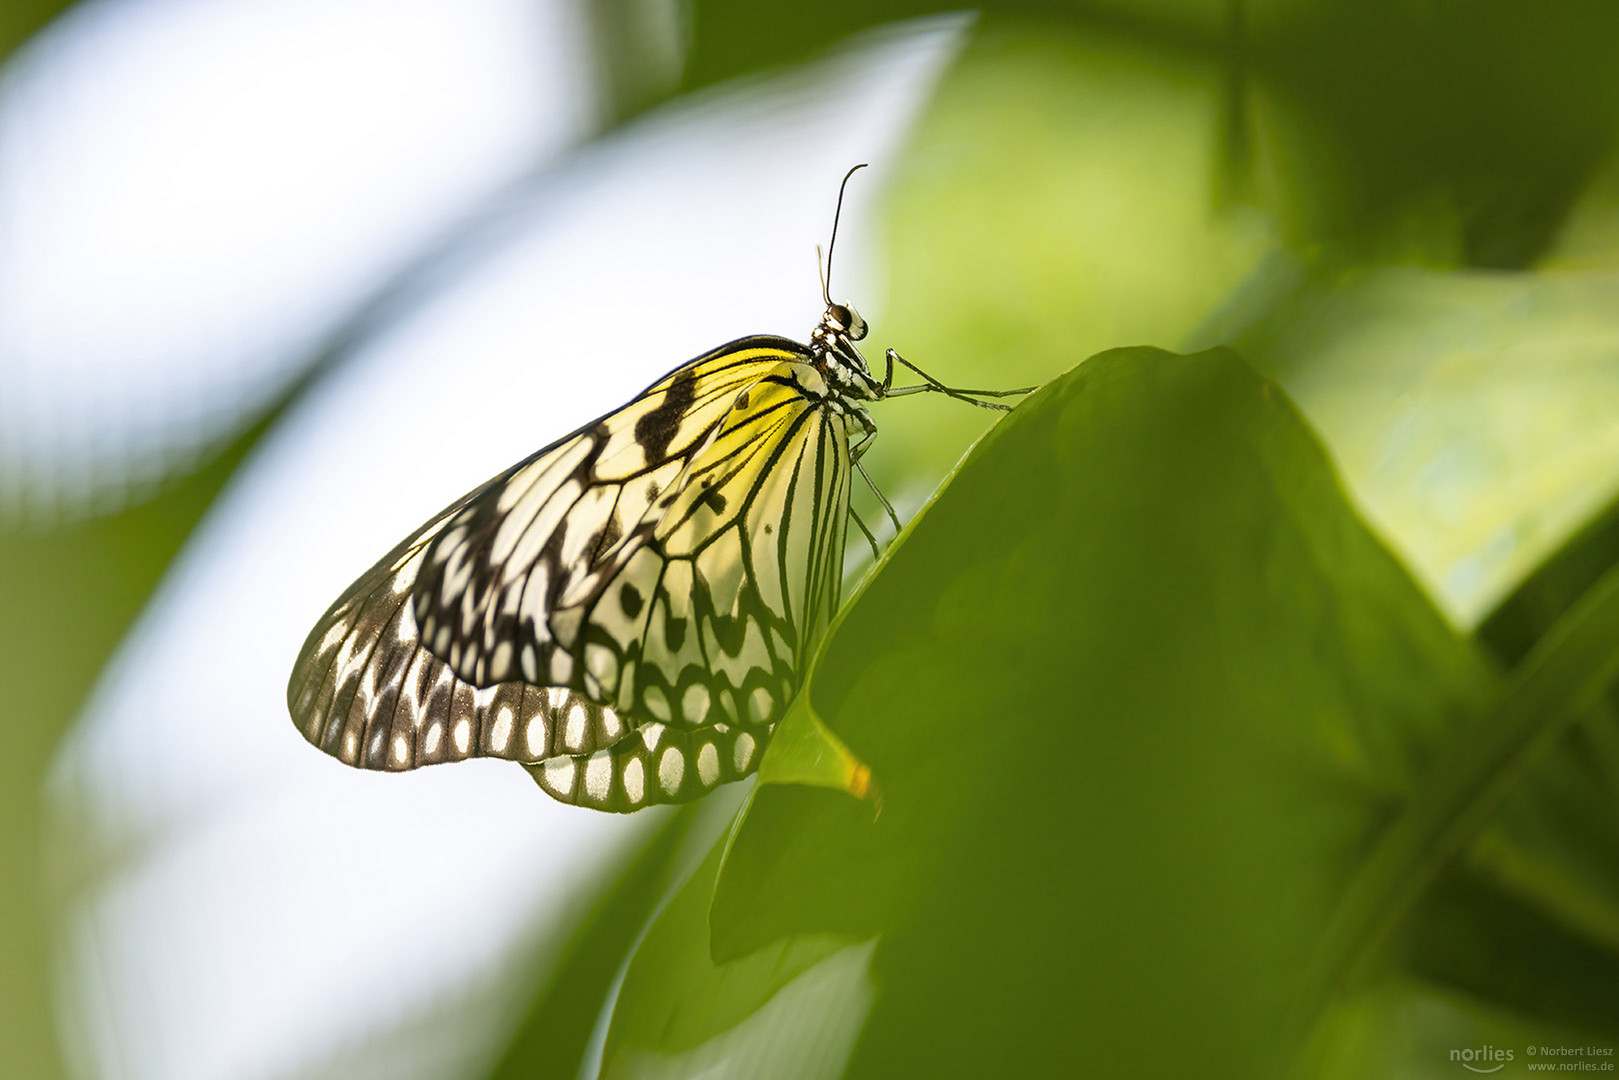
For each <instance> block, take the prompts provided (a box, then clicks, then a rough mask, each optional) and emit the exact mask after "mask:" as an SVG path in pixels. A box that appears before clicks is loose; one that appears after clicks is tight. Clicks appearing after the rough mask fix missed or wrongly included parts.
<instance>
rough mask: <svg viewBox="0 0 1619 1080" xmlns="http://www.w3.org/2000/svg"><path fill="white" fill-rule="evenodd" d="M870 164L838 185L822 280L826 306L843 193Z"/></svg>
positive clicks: (852, 171) (829, 298)
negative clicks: (851, 178) (836, 203)
mask: <svg viewBox="0 0 1619 1080" xmlns="http://www.w3.org/2000/svg"><path fill="white" fill-rule="evenodd" d="M867 164H868V163H867V162H864V161H862V162H861V163H860V164H858V165H856V166H855V167H854V168H852V169H850V170H849V171H848V172H846V173H844V174H843V183H841V184H839V185H838V208H837V209H836V210H834V211H833V212H832V239H831V240H829V241H827V244H826V276H825V277H823V278H821V294H822V299H824V300H825V301H826V306H827V307H831V306H832V250H833V249H834V248H835V247H837V245H838V218H840V217H842V216H843V193H844V191H845V190H847V189H848V187H849V177H851V176H853V175H854V174H855V173H857V172H859V171H860V170H861V169H864V168H865V167H866V165H867Z"/></svg>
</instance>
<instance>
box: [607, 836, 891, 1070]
mask: <svg viewBox="0 0 1619 1080" xmlns="http://www.w3.org/2000/svg"><path fill="white" fill-rule="evenodd" d="M723 851H724V844H723V843H720V844H716V845H715V847H714V849H713V851H712V852H710V854H709V857H708V858H707V859H706V860H705V861H704V862H703V864H702V865H701V866H699V867H698V868H697V869H696V870H695V871H694V872H693V873H692V875H691V876H690V878H689V879H688V880H687V882H686V884H685V886H684V887H683V888H681V889H680V891H679V892H678V894H676V896H675V897H674V899H673V901H672V902H671V903H670V904H669V905H668V906H667V907H666V908H665V909H664V910H663V912H662V913H661V914H660V915H659V916H658V917H657V919H656V921H655V922H654V923H653V924H652V927H651V928H650V930H649V931H648V932H647V935H646V938H645V940H644V941H643V942H642V944H641V947H640V948H639V950H638V951H637V952H636V955H635V959H634V961H633V962H632V963H631V965H630V968H629V971H628V972H627V974H626V976H625V979H624V985H623V988H622V990H621V992H620V994H619V997H618V1001H617V1003H616V1006H615V1008H614V1012H613V1023H612V1027H611V1029H610V1030H609V1032H608V1036H607V1042H606V1046H605V1048H604V1051H603V1055H602V1069H601V1073H600V1075H601V1076H602V1077H604V1078H609V1080H621V1078H630V1077H641V1078H650V1077H669V1078H674V1077H695V1076H702V1077H708V1078H716V1077H721V1076H724V1077H737V1078H744V1077H771V1078H772V1080H816V1078H826V1080H831V1078H833V1077H836V1076H839V1075H840V1074H841V1073H842V1071H843V1066H844V1063H845V1062H846V1061H847V1060H848V1055H849V1049H850V1047H851V1046H852V1045H853V1043H854V1040H855V1037H856V1036H857V1035H858V1034H859V1031H860V1027H861V1024H863V1023H864V1021H865V1018H866V1013H867V1010H868V1009H869V1008H870V1006H871V998H872V987H871V982H870V975H869V970H868V969H869V966H870V961H871V953H872V944H871V943H870V942H858V941H851V940H848V939H844V938H839V937H837V936H835V935H827V934H816V935H805V936H801V937H798V938H795V939H793V940H791V941H783V942H781V943H778V944H777V945H775V946H771V947H768V948H765V949H761V950H759V951H757V952H755V953H753V954H752V955H750V956H748V957H745V958H742V959H738V960H734V961H731V962H728V963H717V964H716V963H713V962H712V961H711V960H710V959H709V943H708V926H707V922H708V902H709V897H710V896H711V895H712V892H713V883H714V874H715V872H716V871H717V870H718V868H719V865H720V858H721V855H722V853H723Z"/></svg>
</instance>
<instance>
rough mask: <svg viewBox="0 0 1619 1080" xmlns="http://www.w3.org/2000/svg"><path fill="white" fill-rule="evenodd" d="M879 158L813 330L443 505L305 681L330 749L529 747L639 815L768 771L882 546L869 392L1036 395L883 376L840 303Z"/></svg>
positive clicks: (760, 347)
mask: <svg viewBox="0 0 1619 1080" xmlns="http://www.w3.org/2000/svg"><path fill="white" fill-rule="evenodd" d="M863 167H864V166H861V165H857V166H855V167H854V168H853V169H850V170H849V173H848V174H847V175H845V176H844V178H843V186H842V187H840V188H839V191H838V207H837V210H836V212H835V213H834V217H833V229H832V241H831V243H829V245H828V248H827V261H826V271H825V274H824V275H823V277H822V283H821V291H822V298H823V299H824V300H825V301H826V311H825V313H824V314H823V315H822V317H821V321H820V323H819V324H818V325H817V326H816V327H815V328H814V330H813V332H812V333H811V334H810V338H809V342H808V343H807V344H800V343H799V342H796V341H792V340H790V339H788V338H784V337H775V336H753V337H745V338H740V339H738V340H736V341H732V342H730V343H729V344H726V345H722V346H720V347H719V348H717V349H714V350H712V351H711V352H708V353H705V354H703V355H702V356H699V357H697V358H696V359H694V360H691V361H689V362H688V363H685V364H682V365H681V366H679V367H677V368H675V369H674V370H673V371H671V372H670V373H669V374H667V375H665V376H664V377H663V378H661V379H659V380H658V381H657V382H655V383H653V384H652V385H651V386H649V387H647V389H645V390H644V391H642V392H641V393H640V394H638V395H636V396H635V397H634V398H632V399H631V400H630V401H629V402H628V403H627V404H625V405H624V406H623V407H621V408H619V409H618V410H616V411H614V412H611V413H608V414H607V415H606V416H603V417H600V418H598V419H596V420H593V421H591V422H590V423H588V424H585V425H584V426H583V427H580V428H579V429H577V430H575V431H573V432H572V433H570V434H568V435H565V436H563V437H562V438H560V439H558V440H557V441H556V442H553V443H551V444H550V445H549V446H546V447H544V448H543V449H541V450H539V451H537V452H536V453H534V454H533V455H532V456H530V457H528V458H527V459H525V460H523V461H520V462H518V463H517V464H516V465H513V466H512V467H511V468H509V469H507V470H506V471H505V472H503V473H501V474H499V475H498V476H496V477H494V478H493V479H491V480H489V481H488V482H486V483H484V484H483V485H482V486H480V487H478V488H475V489H474V490H472V491H471V492H469V493H468V494H466V495H464V496H462V497H461V498H459V499H457V500H456V501H454V502H453V503H451V504H450V505H449V506H447V507H445V508H444V509H443V510H441V511H440V512H439V513H437V514H435V515H434V516H433V517H432V518H431V519H430V520H429V521H428V522H427V523H426V524H425V525H423V526H422V527H421V528H420V529H418V530H417V531H416V532H415V533H413V534H412V535H411V536H409V537H407V538H406V539H405V540H404V541H403V542H402V543H400V544H399V546H397V547H396V548H394V549H393V550H392V551H390V552H389V553H388V554H387V555H386V556H384V557H383V558H382V560H381V561H379V562H378V563H377V564H376V565H375V566H373V567H372V568H371V569H370V570H368V571H366V572H365V573H364V574H363V575H361V576H360V578H359V580H357V581H355V582H354V584H353V585H351V586H349V588H348V589H347V590H346V591H345V592H344V593H343V594H342V596H340V597H339V598H338V599H337V601H336V603H334V604H332V606H331V607H330V608H329V609H327V611H326V613H325V614H324V615H323V616H322V617H321V618H320V620H319V622H317V623H316V624H315V627H314V629H313V630H311V631H310V633H309V636H308V638H307V639H306V640H305V642H304V645H303V648H302V649H301V650H300V652H299V654H298V659H297V662H296V664H295V665H294V667H293V672H292V677H291V680H290V681H289V683H288V686H287V705H288V709H289V711H290V712H291V714H292V719H293V721H294V722H295V724H296V725H297V727H298V729H299V731H301V732H302V733H303V735H304V737H305V738H306V739H308V740H309V741H310V742H311V743H313V744H314V745H315V746H317V747H319V748H320V749H322V750H324V751H326V752H327V753H328V754H331V755H332V756H334V757H336V758H338V759H339V760H341V761H343V762H345V763H346V764H349V765H353V766H356V767H359V768H366V769H383V770H392V771H402V770H407V769H414V768H417V767H419V766H423V765H431V764H436V763H439V762H445V761H458V760H461V759H464V758H469V757H493V758H505V759H508V760H511V761H516V762H519V763H521V764H522V765H523V766H524V767H525V768H526V769H527V770H528V771H529V772H530V773H531V774H532V775H533V777H534V779H535V780H536V781H538V783H539V786H540V787H541V788H542V789H544V790H545V791H546V792H547V793H548V794H550V795H551V796H553V797H555V798H557V799H559V800H561V801H563V802H567V803H572V804H574V805H578V806H585V807H591V808H594V809H598V810H608V811H617V812H628V811H633V810H638V809H641V808H642V807H646V806H651V805H655V804H659V803H677V802H685V801H688V800H690V799H694V798H697V797H699V796H701V795H703V794H706V793H707V792H709V791H711V790H713V789H714V788H715V787H716V786H717V785H719V784H722V783H726V782H728V781H732V780H738V779H741V778H742V777H745V776H747V775H748V774H749V773H751V772H752V771H753V770H754V769H755V768H756V767H757V765H758V762H759V757H760V755H761V754H762V753H763V751H764V748H765V746H766V745H767V743H768V742H769V739H770V735H771V733H772V731H773V730H774V729H775V725H776V723H777V721H778V720H779V719H780V717H781V716H782V715H783V713H784V711H785V708H786V706H787V704H788V702H789V701H791V699H792V697H793V695H794V694H795V693H796V692H797V689H798V685H799V682H800V680H801V678H802V676H803V673H804V671H805V669H806V667H807V665H808V663H809V660H810V658H811V657H812V656H813V655H814V651H815V648H816V646H817V644H818V643H819V642H820V640H821V638H822V637H823V636H824V634H825V633H826V630H827V627H828V624H829V623H830V621H831V618H832V615H833V613H834V612H835V611H836V610H837V606H838V600H839V588H840V584H841V578H842V567H843V551H844V542H845V533H846V528H847V522H848V521H850V520H854V521H855V523H856V524H857V525H858V526H859V528H860V530H861V531H862V532H863V533H864V534H865V537H866V540H867V541H868V542H869V543H870V544H871V546H872V549H873V551H874V552H875V551H876V546H877V544H876V539H875V537H874V536H873V535H872V533H871V530H870V529H868V528H867V527H866V526H865V524H864V523H863V522H861V521H860V519H859V518H858V517H856V516H854V514H853V512H852V510H851V507H850V501H849V500H850V488H851V486H852V477H853V475H854V473H855V472H859V473H860V474H861V475H862V476H863V477H865V479H866V481H867V482H868V483H869V482H870V477H869V476H866V473H865V469H864V466H863V465H862V464H861V457H862V455H863V454H864V453H865V451H866V449H867V448H868V447H869V446H870V445H871V440H872V438H873V436H875V435H876V433H877V428H876V425H875V424H874V423H873V422H872V419H871V416H870V413H869V411H868V408H867V406H868V404H870V403H873V402H877V401H881V400H883V399H884V398H889V397H896V396H903V395H908V394H915V393H924V392H934V393H942V394H945V395H948V396H950V397H954V398H957V399H958V400H962V401H967V402H970V403H972V404H974V405H979V406H983V407H986V408H994V409H1001V410H1006V409H1008V408H1009V406H1006V405H1003V404H998V403H994V402H989V401H984V400H980V399H982V398H986V397H1004V396H1010V395H1016V394H1023V393H1027V392H1028V389H1032V388H1027V389H1022V390H1008V391H981V390H960V389H955V388H952V387H947V386H945V385H944V384H942V383H940V382H938V381H937V380H935V379H933V378H932V377H931V376H929V375H927V374H926V373H924V372H922V371H921V370H920V369H918V368H916V367H915V366H914V365H912V364H910V363H908V362H907V361H906V360H904V358H902V357H901V356H900V355H899V354H898V353H897V352H895V351H894V350H892V349H890V350H888V353H887V369H886V374H885V377H884V378H883V379H882V381H880V382H879V381H878V380H877V379H876V378H875V376H874V375H873V374H872V371H871V369H870V368H869V367H868V366H867V364H866V361H865V358H864V357H863V356H862V355H861V353H860V350H859V348H858V347H857V345H856V342H858V341H860V340H862V339H863V338H864V337H865V336H866V330H867V327H866V323H865V320H864V319H862V318H861V317H860V315H859V313H858V312H856V311H855V309H854V308H852V307H850V306H849V305H847V304H839V303H834V302H833V301H832V298H831V290H830V278H831V266H832V246H833V245H835V244H836V241H837V218H838V216H840V215H841V213H842V208H843V192H844V188H846V187H847V184H848V181H849V177H850V176H853V175H854V173H855V171H856V170H858V169H860V168H863ZM896 363H898V364H900V365H902V366H903V367H905V368H907V369H909V370H911V371H913V372H915V373H916V374H917V376H919V377H920V378H921V379H922V380H923V381H922V382H921V383H919V384H917V385H914V386H902V387H895V386H894V385H893V382H894V367H895V364H896ZM872 490H873V491H874V492H875V491H877V489H876V487H875V485H873V487H872ZM877 497H878V499H879V500H880V502H881V504H882V506H883V508H884V510H885V511H886V513H887V514H888V515H889V517H890V518H891V519H892V520H893V521H894V525H895V528H896V529H898V527H899V521H898V517H897V515H895V514H894V510H893V507H892V506H891V505H890V504H889V503H888V500H887V499H885V498H883V497H882V494H881V492H877Z"/></svg>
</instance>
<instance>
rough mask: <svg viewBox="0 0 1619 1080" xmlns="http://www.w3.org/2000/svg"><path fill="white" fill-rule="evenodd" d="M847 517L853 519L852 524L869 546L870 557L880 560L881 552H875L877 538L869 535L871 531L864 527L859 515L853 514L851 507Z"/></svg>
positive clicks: (864, 524)
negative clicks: (857, 527)
mask: <svg viewBox="0 0 1619 1080" xmlns="http://www.w3.org/2000/svg"><path fill="white" fill-rule="evenodd" d="M849 516H850V517H851V518H853V519H854V523H855V524H856V525H858V526H859V527H860V532H861V534H862V535H863V536H865V538H866V543H868V544H870V545H871V557H872V558H873V559H877V558H881V557H882V552H881V551H879V550H877V538H876V537H875V536H873V535H872V534H871V530H870V529H869V528H867V527H866V523H865V522H864V521H861V520H860V515H859V514H857V513H855V512H854V507H852V506H851V507H849Z"/></svg>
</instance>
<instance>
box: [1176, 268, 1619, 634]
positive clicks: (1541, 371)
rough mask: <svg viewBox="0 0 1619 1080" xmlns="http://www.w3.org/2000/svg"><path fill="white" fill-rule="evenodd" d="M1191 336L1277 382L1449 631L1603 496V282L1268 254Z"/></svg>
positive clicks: (1610, 402) (1517, 577)
mask: <svg viewBox="0 0 1619 1080" xmlns="http://www.w3.org/2000/svg"><path fill="white" fill-rule="evenodd" d="M1194 340H1195V341H1197V342H1199V343H1204V344H1212V343H1215V342H1230V343H1233V344H1235V345H1236V347H1238V348H1239V349H1240V350H1241V351H1242V353H1243V355H1244V356H1245V357H1248V358H1250V359H1251V360H1252V362H1253V363H1254V365H1255V366H1256V367H1258V368H1259V369H1260V370H1261V371H1264V372H1266V373H1267V374H1269V375H1270V376H1271V377H1272V378H1275V379H1276V380H1277V381H1278V382H1280V383H1281V384H1282V385H1283V386H1284V387H1286V388H1287V391H1288V393H1289V394H1290V395H1292V397H1293V398H1294V400H1296V401H1297V402H1298V403H1299V407H1300V408H1301V409H1302V410H1303V411H1304V412H1305V414H1306V415H1308V416H1309V417H1310V419H1311V421H1312V422H1313V423H1314V424H1315V425H1316V426H1317V427H1318V428H1319V430H1320V431H1321V435H1322V438H1323V439H1324V440H1325V441H1326V443H1327V445H1328V446H1329V447H1330V448H1331V450H1332V453H1333V457H1334V458H1335V460H1336V461H1337V462H1338V464H1339V467H1340V468H1342V469H1343V472H1344V477H1345V480H1346V481H1347V483H1348V485H1349V487H1350V489H1351V490H1352V491H1353V492H1354V494H1355V496H1356V498H1357V499H1358V500H1359V502H1360V503H1361V504H1362V505H1363V506H1364V507H1365V509H1366V512H1367V515H1368V517H1369V518H1370V519H1371V520H1372V522H1373V523H1374V524H1375V525H1376V526H1377V527H1378V528H1379V530H1380V531H1381V532H1382V533H1383V535H1384V536H1385V537H1386V538H1387V539H1388V542H1389V543H1390V544H1391V545H1392V546H1393V547H1394V548H1395V549H1396V550H1397V551H1399V552H1400V553H1401V554H1402V556H1404V558H1405V559H1406V560H1407V561H1408V563H1409V565H1410V566H1411V567H1412V569H1413V571H1414V572H1415V573H1416V574H1417V576H1418V578H1419V579H1420V580H1422V581H1423V583H1424V584H1425V585H1426V587H1427V588H1428V590H1429V592H1430V593H1431V594H1432V595H1433V596H1434V597H1435V598H1436V599H1437V600H1438V602H1439V603H1440V605H1441V607H1442V608H1443V609H1444V610H1445V612H1446V613H1447V614H1448V615H1449V616H1450V617H1451V619H1452V620H1453V621H1455V622H1456V623H1457V624H1458V625H1460V626H1463V627H1471V626H1473V625H1474V624H1476V623H1477V622H1478V621H1479V620H1480V619H1481V618H1482V617H1483V616H1484V615H1485V614H1486V613H1487V612H1488V611H1489V609H1490V608H1492V607H1494V606H1495V605H1496V604H1497V603H1499V602H1500V601H1501V599H1502V598H1503V597H1504V596H1506V595H1507V594H1508V593H1509V592H1511V590H1513V589H1514V588H1516V587H1517V585H1518V583H1519V582H1520V581H1522V580H1523V579H1524V578H1525V577H1526V576H1527V575H1528V574H1529V572H1530V571H1531V570H1533V569H1534V568H1535V567H1536V566H1537V565H1538V564H1539V563H1540V562H1541V561H1542V560H1544V559H1546V558H1547V557H1548V556H1549V555H1550V554H1551V553H1552V552H1554V551H1556V550H1557V549H1558V547H1559V546H1561V545H1562V544H1563V542H1564V541H1565V540H1567V539H1568V538H1569V537H1570V536H1571V535H1572V534H1573V533H1574V532H1575V531H1577V530H1578V529H1579V528H1580V527H1581V526H1582V525H1583V524H1584V523H1585V522H1586V521H1587V520H1588V519H1590V518H1591V516H1592V515H1593V514H1595V513H1597V512H1598V511H1599V510H1601V508H1602V507H1603V506H1605V505H1606V504H1607V503H1608V501H1609V500H1610V499H1612V498H1613V497H1614V495H1615V493H1616V492H1619V362H1616V361H1619V276H1616V275H1613V274H1606V273H1590V274H1567V273H1468V272H1456V273H1439V272H1433V271H1426V270H1418V269H1415V268H1388V269H1381V270H1370V271H1356V272H1347V273H1327V272H1312V271H1310V270H1307V269H1305V268H1304V267H1303V266H1301V265H1300V264H1298V263H1296V262H1294V261H1291V260H1288V259H1283V258H1279V259H1276V260H1273V262H1272V263H1271V265H1270V267H1269V268H1268V269H1267V271H1266V272H1265V273H1263V274H1261V275H1256V278H1255V279H1254V280H1253V281H1252V282H1250V283H1249V286H1248V288H1247V290H1246V291H1244V292H1242V293H1239V294H1238V295H1236V296H1235V297H1234V298H1233V300H1232V302H1231V303H1230V304H1229V305H1228V306H1227V308H1226V310H1225V311H1224V312H1222V314H1221V315H1220V316H1218V317H1216V318H1214V319H1212V320H1211V321H1210V323H1209V324H1208V325H1207V326H1205V327H1204V328H1203V329H1202V330H1200V331H1199V332H1198V333H1197V334H1196V335H1195V336H1194Z"/></svg>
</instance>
